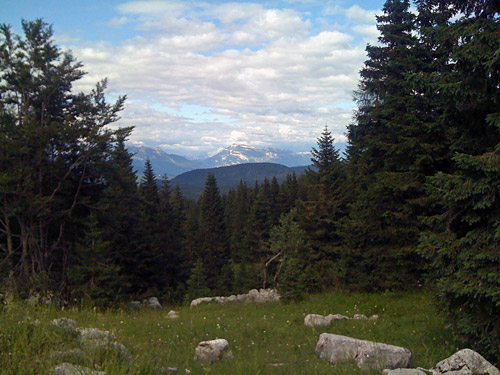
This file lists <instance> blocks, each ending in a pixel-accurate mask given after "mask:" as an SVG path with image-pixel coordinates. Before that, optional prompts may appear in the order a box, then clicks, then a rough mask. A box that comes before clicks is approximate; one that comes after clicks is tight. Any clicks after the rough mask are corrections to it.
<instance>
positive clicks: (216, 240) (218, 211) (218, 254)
mask: <svg viewBox="0 0 500 375" xmlns="http://www.w3.org/2000/svg"><path fill="white" fill-rule="evenodd" d="M198 256H199V257H200V258H201V259H202V261H203V264H204V266H205V269H206V272H207V284H208V287H209V288H210V289H212V290H214V291H215V292H217V291H218V290H220V289H223V288H224V285H225V284H229V283H231V282H232V280H224V279H223V278H221V277H220V276H221V271H222V268H223V267H224V265H225V264H226V263H227V262H228V261H229V246H228V242H227V233H226V226H225V222H224V211H223V207H222V201H221V197H220V193H219V188H218V187H217V181H216V179H215V176H214V175H213V173H210V174H209V175H208V176H207V180H206V183H205V190H204V192H203V195H202V197H201V203H200V246H199V253H198Z"/></svg>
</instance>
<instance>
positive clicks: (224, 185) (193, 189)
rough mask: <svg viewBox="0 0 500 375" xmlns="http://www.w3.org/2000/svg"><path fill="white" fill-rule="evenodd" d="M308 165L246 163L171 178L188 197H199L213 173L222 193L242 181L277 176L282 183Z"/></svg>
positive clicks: (258, 180)
mask: <svg viewBox="0 0 500 375" xmlns="http://www.w3.org/2000/svg"><path fill="white" fill-rule="evenodd" d="M307 169H308V167H293V168H290V167H286V166H284V165H281V164H275V163H245V164H238V165H231V166H227V167H218V168H206V169H195V170H193V171H189V172H186V173H182V174H180V175H179V176H176V177H175V178H173V179H172V180H171V182H172V185H175V186H177V185H178V186H179V188H180V189H181V191H182V194H183V195H184V196H185V197H186V198H190V199H197V198H199V197H200V195H201V194H202V193H203V189H204V186H205V182H206V179H207V176H208V174H210V173H213V175H214V176H215V179H216V180H217V185H218V187H219V190H220V192H221V194H225V193H228V192H229V191H230V190H231V189H235V188H236V187H237V186H238V185H239V184H240V182H244V183H245V184H247V185H254V184H255V183H256V182H257V183H258V184H260V183H263V182H264V180H266V179H267V180H272V178H273V177H276V180H277V182H279V183H282V182H283V181H285V180H286V179H287V176H288V175H292V174H296V175H297V176H300V175H301V174H302V173H304V171H306V170H307Z"/></svg>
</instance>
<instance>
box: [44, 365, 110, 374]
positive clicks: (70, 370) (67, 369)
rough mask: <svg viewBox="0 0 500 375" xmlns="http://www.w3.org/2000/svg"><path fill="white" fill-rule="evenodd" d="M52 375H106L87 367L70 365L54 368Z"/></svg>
mask: <svg viewBox="0 0 500 375" xmlns="http://www.w3.org/2000/svg"><path fill="white" fill-rule="evenodd" d="M53 374H54V375H106V373H105V372H104V371H96V370H92V369H90V368H88V367H83V366H77V365H73V364H71V363H62V364H60V365H58V366H56V367H55V368H54V373H53Z"/></svg>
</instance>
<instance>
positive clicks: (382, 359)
mask: <svg viewBox="0 0 500 375" xmlns="http://www.w3.org/2000/svg"><path fill="white" fill-rule="evenodd" d="M316 354H317V355H318V356H319V357H320V358H323V359H326V360H328V361H329V362H331V363H339V362H348V361H351V360H354V361H355V362H356V364H357V365H358V367H359V368H362V369H395V368H406V367H409V366H410V363H411V352H410V351H409V350H408V349H405V348H402V347H399V346H394V345H387V344H382V343H376V342H373V341H366V340H358V339H354V338H351V337H347V336H341V335H334V334H331V333H322V334H321V335H320V337H319V341H318V343H317V345H316Z"/></svg>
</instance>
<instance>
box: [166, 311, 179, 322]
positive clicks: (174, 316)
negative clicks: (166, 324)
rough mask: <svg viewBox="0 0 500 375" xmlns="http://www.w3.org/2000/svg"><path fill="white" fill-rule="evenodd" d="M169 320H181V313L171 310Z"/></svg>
mask: <svg viewBox="0 0 500 375" xmlns="http://www.w3.org/2000/svg"><path fill="white" fill-rule="evenodd" d="M167 319H172V320H175V319H179V313H178V312H177V311H174V310H170V311H169V312H168V314H167Z"/></svg>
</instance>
